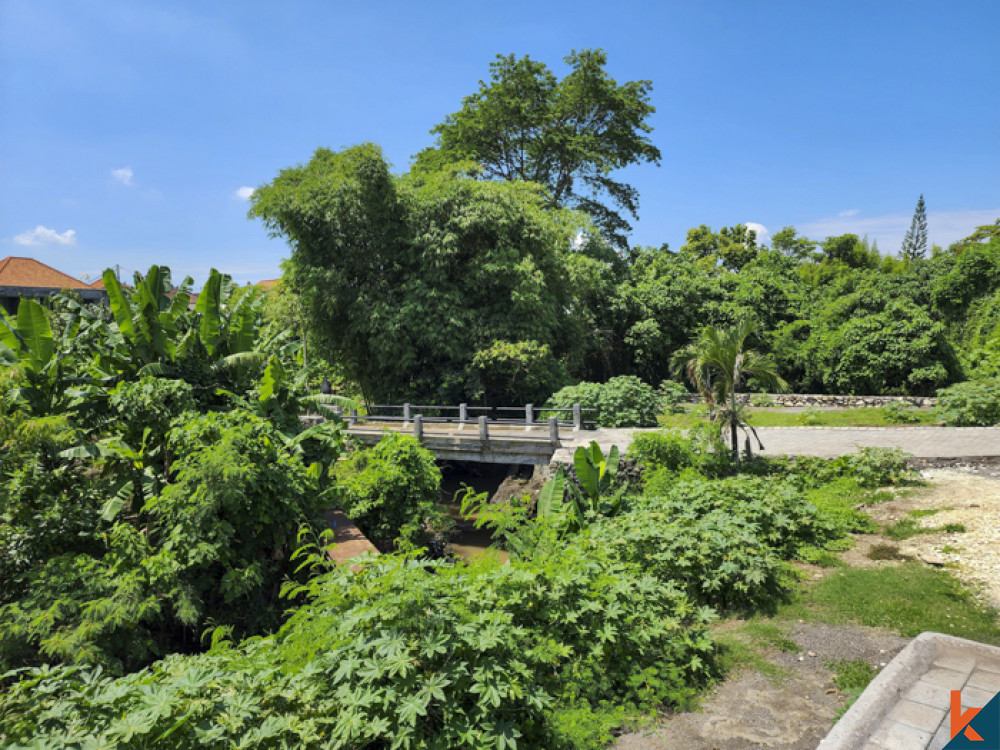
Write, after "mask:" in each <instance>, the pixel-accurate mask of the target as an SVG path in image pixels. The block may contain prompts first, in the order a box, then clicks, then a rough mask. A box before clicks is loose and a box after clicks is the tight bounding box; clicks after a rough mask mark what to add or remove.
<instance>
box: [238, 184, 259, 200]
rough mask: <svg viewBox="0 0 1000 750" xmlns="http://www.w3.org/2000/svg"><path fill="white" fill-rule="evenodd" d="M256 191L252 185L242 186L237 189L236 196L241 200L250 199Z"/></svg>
mask: <svg viewBox="0 0 1000 750" xmlns="http://www.w3.org/2000/svg"><path fill="white" fill-rule="evenodd" d="M254 192H255V191H254V189H253V188H252V187H241V188H238V189H237V190H236V197H237V198H239V199H240V200H244V201H248V200H250V196H251V195H253V194H254Z"/></svg>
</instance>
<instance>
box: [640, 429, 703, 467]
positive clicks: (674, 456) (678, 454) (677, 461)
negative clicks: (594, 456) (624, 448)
mask: <svg viewBox="0 0 1000 750" xmlns="http://www.w3.org/2000/svg"><path fill="white" fill-rule="evenodd" d="M628 455H629V458H632V459H635V461H636V462H637V463H639V464H640V465H641V466H642V467H643V468H644V469H645V470H646V471H647V472H651V471H655V470H656V469H666V470H667V471H670V472H676V471H680V470H681V469H686V468H688V467H689V466H694V465H695V462H696V457H695V454H694V445H693V443H692V441H691V440H690V439H689V438H686V437H684V436H683V435H681V434H680V433H678V432H668V431H663V432H640V433H638V434H636V435H635V436H634V437H633V438H632V444H631V445H630V446H629V448H628Z"/></svg>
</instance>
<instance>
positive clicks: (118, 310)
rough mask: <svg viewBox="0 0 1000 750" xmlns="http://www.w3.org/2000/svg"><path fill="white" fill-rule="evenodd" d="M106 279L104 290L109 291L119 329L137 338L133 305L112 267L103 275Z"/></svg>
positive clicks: (126, 336)
mask: <svg viewBox="0 0 1000 750" xmlns="http://www.w3.org/2000/svg"><path fill="white" fill-rule="evenodd" d="M101 278H102V279H104V290H105V291H106V292H107V293H108V300H109V301H110V302H111V314H112V315H114V316H115V322H116V323H117V324H118V330H119V331H121V332H122V334H124V336H125V338H127V339H129V340H130V341H131V340H133V339H134V338H135V327H134V326H133V325H132V305H131V304H130V303H129V301H128V299H126V297H125V294H124V292H122V287H121V284H119V283H118V277H117V276H115V272H114V271H112V270H111V269H110V268H108V269H107V270H105V271H104V273H103V274H102V276H101Z"/></svg>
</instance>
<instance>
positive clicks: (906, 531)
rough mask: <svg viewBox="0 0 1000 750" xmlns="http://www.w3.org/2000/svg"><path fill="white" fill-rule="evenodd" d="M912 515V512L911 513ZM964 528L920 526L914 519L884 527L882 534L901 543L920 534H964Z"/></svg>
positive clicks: (959, 525) (961, 526)
mask: <svg viewBox="0 0 1000 750" xmlns="http://www.w3.org/2000/svg"><path fill="white" fill-rule="evenodd" d="M911 515H912V512H911ZM965 531H966V528H965V526H963V525H962V524H960V523H946V524H945V525H944V526H921V525H920V524H919V523H917V520H916V518H904V519H903V520H901V521H897V522H896V523H894V524H892V525H891V526H886V527H885V530H884V531H883V532H882V533H884V534H885V535H886V536H887V537H889V538H890V539H895V540H896V541H897V542H901V541H903V540H904V539H910V538H911V537H915V536H919V535H920V534H938V533H942V532H943V533H946V534H964V533H965Z"/></svg>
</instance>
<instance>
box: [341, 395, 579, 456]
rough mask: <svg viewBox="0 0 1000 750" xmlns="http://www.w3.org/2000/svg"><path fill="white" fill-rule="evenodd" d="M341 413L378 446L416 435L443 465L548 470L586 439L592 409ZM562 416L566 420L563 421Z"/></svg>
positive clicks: (392, 407)
mask: <svg viewBox="0 0 1000 750" xmlns="http://www.w3.org/2000/svg"><path fill="white" fill-rule="evenodd" d="M364 411H365V412H366V413H364V414H361V413H359V412H358V410H356V409H352V410H351V411H350V413H349V414H346V415H345V414H341V415H340V416H341V417H343V418H344V419H345V420H346V421H347V424H348V432H349V434H350V435H352V436H353V437H355V438H357V439H358V440H360V441H361V442H363V443H365V444H368V445H374V444H375V443H377V442H378V441H379V440H380V439H381V437H382V434H383V433H384V432H385V431H386V430H391V431H393V432H405V433H409V434H412V435H414V436H415V437H416V438H417V439H418V440H420V442H421V443H423V445H424V447H425V448H427V449H428V450H430V451H431V452H432V453H434V455H435V456H436V457H437V458H438V459H439V460H444V461H449V460H450V461H476V462H479V463H495V464H533V465H536V466H547V465H548V464H549V463H551V461H552V456H553V455H554V454H555V452H556V451H557V450H559V449H560V448H565V447H567V446H568V445H570V444H572V445H574V447H575V444H576V443H577V442H579V441H580V440H581V434H583V435H586V434H587V433H588V432H589V431H587V430H586V429H585V428H586V427H588V426H592V423H590V422H586V421H585V420H584V415H585V414H587V413H588V412H591V411H594V410H593V409H583V408H581V407H580V405H579V404H574V405H573V407H572V408H569V409H540V408H538V407H536V406H534V405H533V404H526V405H524V406H492V407H491V406H469V405H468V404H459V405H458V406H426V405H419V404H375V405H373V406H368V407H366V408H365V409H364ZM560 416H563V417H564V418H563V419H560Z"/></svg>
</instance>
